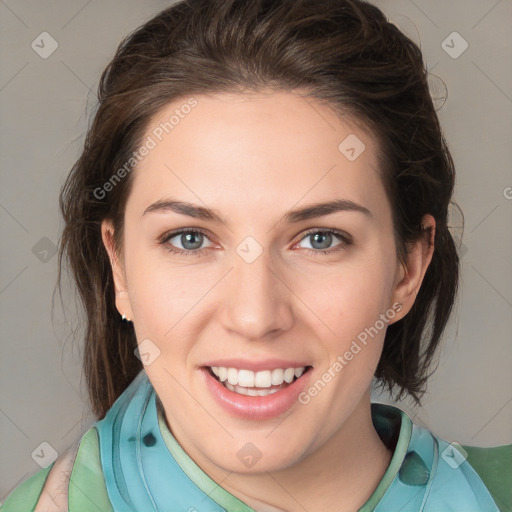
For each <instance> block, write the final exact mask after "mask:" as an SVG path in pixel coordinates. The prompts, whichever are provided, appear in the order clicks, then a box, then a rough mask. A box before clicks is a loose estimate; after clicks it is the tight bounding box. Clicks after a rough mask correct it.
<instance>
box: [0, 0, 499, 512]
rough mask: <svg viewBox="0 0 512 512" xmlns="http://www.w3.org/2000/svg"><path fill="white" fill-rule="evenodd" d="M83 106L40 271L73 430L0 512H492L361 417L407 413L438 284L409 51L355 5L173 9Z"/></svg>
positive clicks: (448, 163)
mask: <svg viewBox="0 0 512 512" xmlns="http://www.w3.org/2000/svg"><path fill="white" fill-rule="evenodd" d="M99 96H100V97H99V100H100V104H99V108H98V110H97V112H96V114H95V118H94V122H93V124H92V126H91V127H90V129H89V131H88V134H87V138H86V142H85V147H84V151H83V153H82V155H81V157H80V158H79V160H78V161H77V163H76V164H75V166H74V168H73V169H72V172H71V173H70V175H69V177H68V180H67V182H66V183H65V185H64V187H63V190H62V193H61V209H62V213H63V216H64V219H65V221H66V227H65V230H64V233H63V237H62V241H61V247H60V254H59V256H60V259H59V262H62V257H63V256H66V257H67V258H68V260H69V263H70V266H71V269H72V271H73V272H74V276H75V278H76V282H77V286H78V290H79V292H80V294H81V299H82V301H83V303H84V306H85V309H86V313H87V319H88V324H87V325H88V327H87V333H86V344H85V352H84V369H85V373H86V377H87V381H88V387H89V392H90V398H91V405H92V408H93V411H94V412H95V414H96V415H97V417H98V421H97V422H96V423H95V425H93V426H92V427H91V428H90V429H89V430H88V431H87V432H86V434H85V435H84V436H83V437H82V439H81V440H80V443H79V445H78V446H75V447H72V448H70V450H69V451H68V452H67V453H66V454H64V455H63V456H61V457H59V459H57V461H56V462H55V463H54V464H52V465H51V466H49V467H48V468H46V469H45V470H41V471H40V472H38V473H37V474H36V475H34V476H33V477H32V478H31V479H29V480H28V481H27V482H25V483H24V484H22V485H21V486H19V488H17V489H16V490H15V491H14V492H13V493H12V495H11V496H10V497H9V499H8V500H7V502H6V503H5V504H4V507H3V509H2V510H5V512H8V511H10V510H15V509H16V507H18V508H17V509H16V510H20V509H21V508H23V507H24V509H26V510H29V509H30V510H36V511H43V510H45V511H48V510H67V509H68V508H69V510H70V511H71V512H75V511H82V510H114V511H116V512H118V511H135V510H136V511H146V510H147V511H149V510H155V511H156V510H158V511H187V510H188V511H195V510H197V511H210V510H215V511H221V510H227V511H250V510H256V511H265V512H266V511H269V512H270V511H299V510H310V511H315V510H322V511H337V512H345V511H355V510H360V511H370V510H375V511H377V512H382V511H389V510H403V511H417V510H418V511H419V510H422V511H439V510H464V511H471V510H474V511H477V510H478V511H480V510H486V511H497V510H499V509H498V506H497V503H496V502H495V500H494V499H493V497H492V496H491V493H490V491H489V489H488V488H487V486H486V484H485V483H484V482H483V481H482V478H483V475H484V474H485V471H484V470H481V475H482V478H481V477H480V476H479V475H478V473H477V471H476V470H475V467H473V466H472V465H471V464H470V460H469V459H468V458H467V455H468V454H467V451H466V449H465V448H462V447H458V446H454V445H449V444H448V443H447V442H446V441H444V440H442V439H440V438H438V437H437V436H435V435H434V434H433V433H431V432H429V431H428V430H426V429H424V428H421V427H419V426H417V425H414V424H413V423H412V422H411V420H410V418H409V417H408V416H407V415H406V414H405V413H404V412H403V411H401V410H400V409H398V408H396V407H391V406H385V405H382V404H371V402H370V389H371V385H372V381H373V380H374V379H375V380H376V381H377V382H378V383H380V384H381V385H382V386H384V387H388V388H389V389H390V390H394V391H395V392H396V397H397V398H402V397H404V396H406V395H410V396H411V397H413V398H414V400H416V402H418V403H420V398H421V395H422V393H423V392H424V389H425V385H426V382H427V378H428V372H429V365H430V362H431V359H432V357H433V355H434V353H435V350H436V347H437V346H438V344H439V341H440V338H441V335H442V333H443V330H444V328H445V325H446V323H447V321H448V318H449V316H450V312H451V309H452V305H453V302H454V299H455V295H456V289H457V283H458V257H457V253H456V249H455V246H454V242H453V240H452V237H451V235H450V233H449V230H448V227H447V209H448V205H449V203H450V200H451V196H452V192H453V184H454V168H453V162H452V159H451V156H450V153H449V151H448V149H447V147H446V144H445V141H444V138H443V136H442V133H441V130H440V126H439V123H438V119H437V116H436V113H435V110H434V108H433V105H432V101H431V98H430V96H429V92H428V86H427V74H426V70H425V66H424V64H423V61H422V57H421V53H420V50H419V49H418V48H417V46H416V45H415V44H414V43H412V42H411V41H410V40H409V39H407V38H406V37H405V36H404V35H403V34H402V33H401V32H400V31H399V30H398V29H397V28H396V27H395V26H394V25H392V24H390V23H388V22H387V21H386V19H385V17H384V15H383V14H382V13H381V12H380V11H379V10H378V9H377V8H376V7H374V6H371V5H369V4H366V3H364V2H361V1H357V0H325V1H324V0H323V1H322V2H318V1H317V0H314V1H313V0H298V1H296V0H294V1H290V0H280V1H271V2H270V1H265V0H259V1H242V0H213V1H200V2H197V1H196V2H192V1H188V2H186V1H182V2H179V3H177V4H175V5H173V6H172V7H170V8H169V9H167V10H165V11H163V12H161V13H160V14H158V15H157V16H156V17H155V18H153V19H152V20H150V21H149V22H147V23H146V24H145V25H143V26H142V27H141V28H140V29H138V30H137V31H136V32H135V33H134V34H132V35H130V36H129V37H128V38H127V39H126V40H125V41H123V43H122V44H121V45H120V47H119V49H118V51H117V53H116V55H115V57H114V59H113V60H112V62H111V63H110V64H109V66H108V67H107V69H106V70H105V72H104V73H103V76H102V79H101V84H100V91H99ZM20 507H21V508H20Z"/></svg>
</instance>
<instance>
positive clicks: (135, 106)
mask: <svg viewBox="0 0 512 512" xmlns="http://www.w3.org/2000/svg"><path fill="white" fill-rule="evenodd" d="M427 77H428V73H427V70H426V68H425V65H424V63H423V59H422V55H421V51H420V49H419V48H418V47H417V45H416V44H415V43H413V42H412V41H411V40H410V39H408V38H407V37H406V36H405V35H404V34H403V33H401V32H400V31H399V29H398V28H397V27H396V26H395V25H393V24H391V23H389V22H388V21H387V20H386V18H385V16H384V15H383V13H382V12H381V11H380V10H379V9H378V8H376V7H375V6H373V5H370V4H368V3H365V2H362V1H359V0H321V1H320V0H271V1H269V0H209V1H201V0H196V1H192V0H190V1H188V2H187V1H185V0H183V1H180V2H178V3H176V4H174V5H172V6H171V7H170V8H168V9H166V10H164V11H162V12H160V13H159V14H158V15H156V16H155V17H154V18H152V19H151V20H150V21H148V22H147V23H145V24H144V25H143V26H141V27H140V28H139V29H137V30H136V31H135V32H133V33H132V34H131V35H129V36H128V37H126V38H125V39H124V40H123V41H122V42H121V44H120V46H119V47H118V49H117V52H116V54H115V56H114V58H113V59H112V61H111V62H110V63H109V65H108V66H107V68H106V69H105V70H104V72H103V74H102V76H101V81H100V85H99V91H98V99H99V106H98V109H97V111H96V114H95V116H94V120H93V122H92V124H91V126H90V128H89V130H88V133H87V137H86V140H85V144H84V150H83V152H82V154H81V156H80V158H79V159H78V161H77V162H76V163H75V165H74V166H73V169H72V170H71V172H70V174H69V176H68V178H67V180H66V182H65V184H64V185H63V188H62V190H61V195H60V208H61V211H62V215H63V217H64V220H65V228H64V231H63V234H62V238H61V244H60V248H59V277H58V282H59V289H60V280H61V267H62V258H63V256H64V255H66V256H67V259H68V261H69V263H70V268H71V271H72V273H73V275H74V278H75V280H76V283H77V287H78V291H79V293H80V297H81V300H82V303H83V305H84V307H85V312H86V315H87V325H86V332H85V346H84V361H83V365H84V373H85V376H86V379H87V385H88V389H89V395H90V401H91V406H92V409H93V412H94V413H95V414H96V415H97V416H98V418H102V417H103V416H104V415H105V413H106V411H107V410H108V409H109V408H110V406H111V405H112V404H113V402H114V401H115V400H116V398H117V397H118V396H119V395H120V394H121V393H122V392H123V390H124V389H125V388H126V387H127V386H128V384H129V383H130V382H131V381H132V380H133V378H134V377H135V375H136V374H137V373H138V372H139V371H140V370H141V369H142V363H141V362H140V360H139V359H138V358H137V357H135V355H134V349H135V348H136V346H137V342H136V338H135V332H134V329H133V326H132V325H131V324H127V323H126V322H122V321H121V319H120V315H119V313H118V311H117V309H116V306H115V294H114V286H113V279H112V269H111V265H110V261H109V258H108V255H107V252H106V250H105V247H104V245H103V242H102V238H101V229H100V227H101V222H102V221H103V220H104V219H110V220H111V221H112V222H113V226H114V230H115V233H114V243H115V248H116V250H117V252H118V254H119V255H121V258H122V246H123V219H124V210H125V205H126V201H127V197H128V195H129V193H130V188H131V183H132V180H131V174H130V173H128V175H127V176H126V177H124V178H123V179H121V180H119V182H118V183H116V185H115V186H114V187H112V189H111V190H110V191H109V192H108V194H102V195H100V194H99V193H98V190H100V189H102V187H103V186H104V184H105V183H106V182H107V181H108V180H109V179H111V177H112V176H113V174H114V171H115V170H116V169H119V168H121V167H122V166H123V165H124V164H125V163H126V162H127V161H128V160H129V158H130V156H131V155H132V154H133V152H134V150H136V149H137V147H138V146H139V145H140V144H141V141H142V137H143V135H144V132H145V130H146V129H147V126H148V123H149V121H150V119H152V117H153V116H154V115H155V114H156V113H157V112H158V111H159V110H160V109H161V108H162V107H164V106H165V105H167V104H168V103H169V102H171V101H174V100H176V99H177V98H179V97H184V96H187V95H192V94H201V93H211V92H242V91H255V92H259V91H262V90H264V89H271V90H284V91H292V90H296V89H299V88H300V89H302V90H307V91H308V95H309V96H310V97H312V98H315V99H317V100H319V101H324V102H326V103H327V104H328V105H330V106H332V107H333V108H334V109H336V111H338V112H340V113H344V114H347V113H348V114H350V115H351V116H353V117H354V118H355V119H356V120H359V121H361V122H362V123H364V124H365V125H366V126H368V127H369V128H370V129H371V131H372V133H373V134H374V135H375V136H376V137H377V139H378V140H379V143H380V144H379V145H380V150H381V158H380V161H381V168H380V172H381V173H382V176H383V183H384V186H385V188H386V191H387V194H388V197H389V200H390V202H391V206H392V211H393V223H394V230H395V237H396V244H397V254H398V255H399V258H400V260H401V261H402V262H403V261H405V257H406V255H407V243H408V242H411V241H414V240H417V239H418V238H419V237H421V236H424V233H423V232H422V228H421V219H422V217H423V215H425V214H427V213H429V214H431V215H433V217H434V218H435V220H436V232H435V250H434V254H433V259H432V262H431V264H430V265H429V268H428V269H427V272H426V275H425V278H424V280H423V283H422V285H421V288H420V290H419V293H418V296H417V298H416V301H415V303H414V306H413V308H412V310H411V311H410V312H409V313H408V314H407V315H406V316H405V317H404V318H403V319H401V320H399V321H397V322H396V323H394V324H392V325H390V326H389V327H388V329H387V332H386V337H385V342H384V349H383V352H382V356H381V358H380V361H379V364H378V367H377V370H376V374H375V377H376V378H377V379H378V381H379V382H380V384H381V385H383V386H385V387H388V388H389V389H390V390H391V391H393V390H397V396H398V398H401V397H402V396H405V395H406V394H407V393H409V394H410V395H411V396H412V397H413V398H414V400H415V401H416V402H417V403H418V404H419V403H420V397H421V396H422V394H423V393H424V391H425V386H426V381H427V378H428V377H429V375H427V373H428V370H429V367H430V363H431V361H432V358H433V355H434V353H435V350H436V347H437V346H438V344H439V342H440V339H441V335H442V333H443V331H444V328H445V326H446V323H447V321H448V318H449V316H450V314H451V310H452V306H453V303H454V300H455V296H456V290H457V284H458V278H459V259H458V256H457V252H456V248H455V244H454V241H453V239H452V236H451V234H450V232H449V230H448V226H447V216H448V207H449V204H450V200H451V196H452V192H453V186H454V166H453V162H452V158H451V156H450V153H449V151H448V149H447V146H446V143H445V140H444V137H443V135H442V132H441V129H440V126H439V122H438V118H437V114H436V111H435V109H434V106H433V103H432V99H431V97H430V94H429V88H428V84H427Z"/></svg>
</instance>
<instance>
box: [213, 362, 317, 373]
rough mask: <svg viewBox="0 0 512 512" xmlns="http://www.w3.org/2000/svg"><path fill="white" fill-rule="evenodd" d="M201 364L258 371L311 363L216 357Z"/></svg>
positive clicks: (302, 366) (305, 365) (302, 365)
mask: <svg viewBox="0 0 512 512" xmlns="http://www.w3.org/2000/svg"><path fill="white" fill-rule="evenodd" d="M203 366H208V367H211V366H217V367H218V366H220V367H224V368H236V369H238V370H251V371H253V372H259V371H263V370H275V369H276V368H283V369H286V368H305V367H307V366H311V365H310V364H308V363H304V362H300V361H290V360H285V359H265V360H263V361H254V360H248V359H216V360H215V361H208V362H206V363H204V365H203Z"/></svg>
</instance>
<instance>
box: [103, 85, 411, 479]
mask: <svg viewBox="0 0 512 512" xmlns="http://www.w3.org/2000/svg"><path fill="white" fill-rule="evenodd" d="M187 99H188V98H185V99H183V100H182V101H176V102H173V103H172V104H170V105H168V106H167V107H166V108H165V109H163V110H162V111H161V112H160V113H159V114H158V116H157V117H155V118H154V119H153V120H152V122H151V126H150V127H149V128H148V130H147V132H146V135H145V136H144V139H143V143H144V144H145V146H146V151H145V150H142V152H139V153H140V154H142V153H144V154H145V156H144V157H143V159H142V161H141V162H140V163H139V164H138V166H137V168H136V169H135V170H134V171H132V172H133V176H132V179H133V188H132V190H131V192H130V196H129V198H128V202H127V206H126V213H125V231H124V246H123V247H124V261H123V263H122V265H123V266H121V267H120V266H119V265H118V263H117V262H116V260H114V259H112V264H113V266H114V272H115V280H116V287H117V289H118V293H117V302H116V304H117V307H118V309H119V311H120V313H122V314H123V313H124V314H126V316H127V317H129V318H131V319H132V320H133V322H134V328H135V332H136V336H137V340H138V343H139V344H140V352H141V354H142V360H143V362H144V363H145V365H146V371H147V374H148V376H149V379H150V380H151V382H152V384H153V386H154V388H155V390H156V392H157V394H158V396H159V397H160V399H161V401H162V403H163V405H164V408H165V413H166V418H167V421H168V424H169V426H170V428H171V431H172V432H173V434H174V435H175V437H176V438H177V439H178V441H179V442H180V444H181V445H182V446H183V447H184V448H185V449H186V450H187V451H188V452H189V454H190V455H192V456H195V457H196V460H198V459H200V460H202V461H207V462H205V463H206V464H211V465H215V466H218V467H222V468H224V469H225V470H228V471H235V472H250V471H252V469H251V468H252V466H253V465H254V468H255V469H254V471H263V470H276V469H279V468H285V467H289V466H290V465H292V464H294V463H296V462H297V461H300V460H301V459H303V458H304V457H306V456H308V455H310V454H312V453H313V452H315V450H318V449H319V448H320V447H321V446H322V445H324V444H325V443H326V442H327V441H328V440H329V439H330V438H332V436H334V435H335V434H336V433H337V432H339V431H340V429H341V428H342V426H343V425H344V424H345V423H347V422H349V420H350V418H351V415H352V414H353V413H354V412H355V411H357V410H358V407H360V405H361V404H362V403H364V404H365V408H367V409H368V410H369V405H368V404H369V396H370V394H369V387H370V384H371V380H372V377H373V375H374V371H375V369H376V366H377V363H378V360H379V356H380V353H381V350H382V344H383V339H384V335H385V328H386V326H387V325H389V324H391V323H393V322H395V321H396V320H398V319H399V318H401V317H403V316H404V314H405V313H406V312H407V311H408V309H410V305H412V302H410V303H409V302H407V298H406V299H405V300H404V297H403V294H404V293H405V291H403V290H402V288H404V289H405V285H404V284H403V282H402V284H400V283H401V280H402V277H403V275H404V274H403V268H402V267H401V266H400V265H399V263H398V261H397V257H396V248H395V240H394V237H393V228H392V219H391V208H390V204H389V201H388V199H387V197H386V195H385V191H384V187H383V184H382V182H381V179H380V177H379V174H378V171H377V169H378V163H377V146H376V141H375V140H374V138H372V136H371V135H370V134H369V133H368V132H366V131H363V130H361V129H359V128H357V127H356V126H355V125H354V124H351V123H349V122H348V120H347V119H345V118H341V119H340V118H339V117H337V116H335V115H334V114H333V113H332V112H331V111H330V110H329V109H328V108H327V107H326V106H323V105H321V104H320V103H319V102H317V101H314V100H312V99H311V98H305V97H302V96H300V95H298V94H292V93H284V92H279V93H277V92H273V93H269V94H255V95H252V96H249V95H242V94H230V95H228V94H218V95H197V96H195V101H193V100H189V101H188V103H187ZM186 105H188V107H187V106H186ZM173 116H174V117H173ZM166 123H167V124H166ZM335 202H336V204H337V207H333V206H332V205H333V204H334V203H335ZM327 203H329V204H331V206H329V207H327V206H326V207H323V208H322V207H320V206H319V205H321V204H327ZM173 205H174V206H173ZM108 227H109V224H108V223H106V222H105V223H104V226H103V236H104V241H105V244H106V246H107V247H108V237H107V236H106V233H107V228H108ZM185 229H186V230H190V231H191V232H192V233H189V234H186V233H185V234H183V233H180V232H181V231H183V230H185ZM180 250H182V251H183V250H188V251H189V252H188V253H183V254H182V253H177V252H173V251H180ZM326 251H327V252H326ZM110 254H111V253H110ZM111 257H112V254H111ZM121 290H125V291H124V292H123V291H121ZM408 291H409V292H410V289H408ZM397 302H402V303H403V304H404V306H403V307H402V309H401V311H400V312H398V310H400V307H399V306H397V305H396V303H397ZM134 357H135V355H134ZM211 367H215V368H213V370H211V369H210V368H211ZM225 368H234V370H233V369H231V370H227V371H226V370H225ZM289 368H293V369H294V370H290V369H289ZM237 370H239V371H237ZM240 370H244V371H240ZM301 372H303V373H302V374H301ZM214 373H217V374H218V375H219V377H216V376H215V375H214ZM226 374H227V378H228V387H229V389H228V388H227V387H226V386H225V385H224V384H221V383H220V379H221V378H224V379H225V378H226ZM295 375H300V377H299V378H296V377H295ZM329 376H330V377H329ZM283 378H284V379H286V380H285V382H284V384H281V385H279V383H281V382H283ZM291 378H294V379H295V380H294V381H293V382H292V383H288V382H287V380H290V379H291ZM237 379H239V380H237ZM229 382H231V384H230V383H229ZM237 382H238V384H236V383H237ZM254 395H256V396H254ZM260 395H261V396H260ZM368 417H369V416H368ZM254 460H255V461H256V463H254V462H252V461H254Z"/></svg>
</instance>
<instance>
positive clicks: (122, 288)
mask: <svg viewBox="0 0 512 512" xmlns="http://www.w3.org/2000/svg"><path fill="white" fill-rule="evenodd" d="M101 238H102V240H103V245H104V246H105V249H106V251H107V254H108V257H109V260H110V266H111V269H112V277H113V280H114V289H115V294H116V307H117V310H118V311H119V314H120V315H121V318H122V320H128V321H131V319H132V318H133V313H132V308H131V304H130V298H129V293H128V288H127V283H126V273H125V270H124V267H123V264H122V262H121V261H120V259H119V255H118V254H117V253H116V250H115V245H114V228H113V226H112V222H111V221H109V220H103V221H102V223H101Z"/></svg>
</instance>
